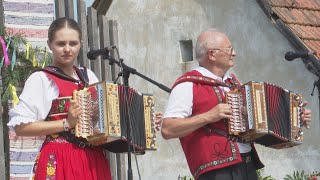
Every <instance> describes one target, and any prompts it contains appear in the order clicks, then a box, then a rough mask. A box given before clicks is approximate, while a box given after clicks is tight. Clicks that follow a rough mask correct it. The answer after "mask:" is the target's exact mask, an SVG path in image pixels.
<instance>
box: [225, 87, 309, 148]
mask: <svg viewBox="0 0 320 180" xmlns="http://www.w3.org/2000/svg"><path fill="white" fill-rule="evenodd" d="M241 88H242V89H237V90H234V91H230V92H227V93H226V102H227V103H228V104H231V106H232V111H233V117H234V118H233V119H231V120H229V121H228V134H230V135H235V136H239V137H240V138H241V139H244V140H246V141H254V142H256V143H258V144H261V145H264V146H267V147H271V148H275V149H282V148H287V147H292V146H296V145H300V144H302V141H303V136H302V135H303V132H302V125H301V123H300V122H301V116H300V115H301V111H302V107H301V104H302V96H301V94H297V93H294V92H291V91H288V90H285V89H283V88H281V87H279V86H276V85H273V84H269V83H264V82H252V81H250V82H248V83H246V84H244V85H243V86H242V87H241Z"/></svg>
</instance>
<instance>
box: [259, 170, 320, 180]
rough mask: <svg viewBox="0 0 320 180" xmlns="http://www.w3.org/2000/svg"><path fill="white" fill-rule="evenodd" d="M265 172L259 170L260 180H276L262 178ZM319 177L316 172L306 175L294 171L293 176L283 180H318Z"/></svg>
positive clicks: (267, 177)
mask: <svg viewBox="0 0 320 180" xmlns="http://www.w3.org/2000/svg"><path fill="white" fill-rule="evenodd" d="M262 173H263V170H262V169H260V170H257V174H258V179H259V180H275V178H273V177H271V176H270V175H269V176H266V177H263V176H262ZM317 177H320V173H319V172H317V171H315V172H312V173H311V174H305V172H304V171H293V174H292V175H291V174H287V175H286V176H285V177H284V178H283V179H284V180H317Z"/></svg>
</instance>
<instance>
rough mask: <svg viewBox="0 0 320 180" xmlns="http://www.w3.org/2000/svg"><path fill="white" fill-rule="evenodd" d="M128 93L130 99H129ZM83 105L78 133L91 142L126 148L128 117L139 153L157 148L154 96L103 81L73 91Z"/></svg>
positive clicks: (134, 144) (133, 140) (81, 137)
mask: <svg viewBox="0 0 320 180" xmlns="http://www.w3.org/2000/svg"><path fill="white" fill-rule="evenodd" d="M126 93H127V94H128V96H127V97H128V99H126ZM73 99H76V100H77V102H78V104H79V106H80V107H81V109H82V114H81V115H80V116H79V117H78V122H77V124H76V126H75V135H76V137H77V138H80V139H82V140H84V141H85V142H87V143H89V144H92V145H96V146H98V145H100V146H102V147H104V148H105V149H107V150H109V151H111V152H115V153H121V152H127V151H128V143H129V142H127V139H128V138H127V132H128V131H127V118H126V117H129V119H130V124H131V127H132V128H131V129H130V130H131V135H132V136H131V142H130V145H131V147H132V148H133V149H134V151H135V152H137V153H142V154H143V153H145V150H156V148H157V144H156V132H155V129H154V124H153V113H154V110H153V109H154V97H153V96H152V95H148V94H141V93H139V92H137V91H136V90H134V89H132V88H130V87H128V88H127V91H125V87H124V86H123V85H118V84H113V83H108V82H100V83H96V84H93V85H90V86H88V87H85V88H84V89H83V90H79V91H74V93H73Z"/></svg>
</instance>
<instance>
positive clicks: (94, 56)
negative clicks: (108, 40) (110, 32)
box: [87, 46, 116, 60]
mask: <svg viewBox="0 0 320 180" xmlns="http://www.w3.org/2000/svg"><path fill="white" fill-rule="evenodd" d="M115 47H116V46H107V47H105V48H102V49H96V50H94V49H92V50H90V51H89V52H88V53H87V57H88V59H90V60H95V59H97V57H98V56H100V55H104V54H109V51H111V50H112V49H114V48H115Z"/></svg>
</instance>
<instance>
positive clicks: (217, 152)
mask: <svg viewBox="0 0 320 180" xmlns="http://www.w3.org/2000/svg"><path fill="white" fill-rule="evenodd" d="M227 154H228V151H227V150H226V148H225V149H221V146H220V144H218V143H215V144H213V153H212V155H211V158H213V159H223V158H226V157H227V156H226V155H227Z"/></svg>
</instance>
